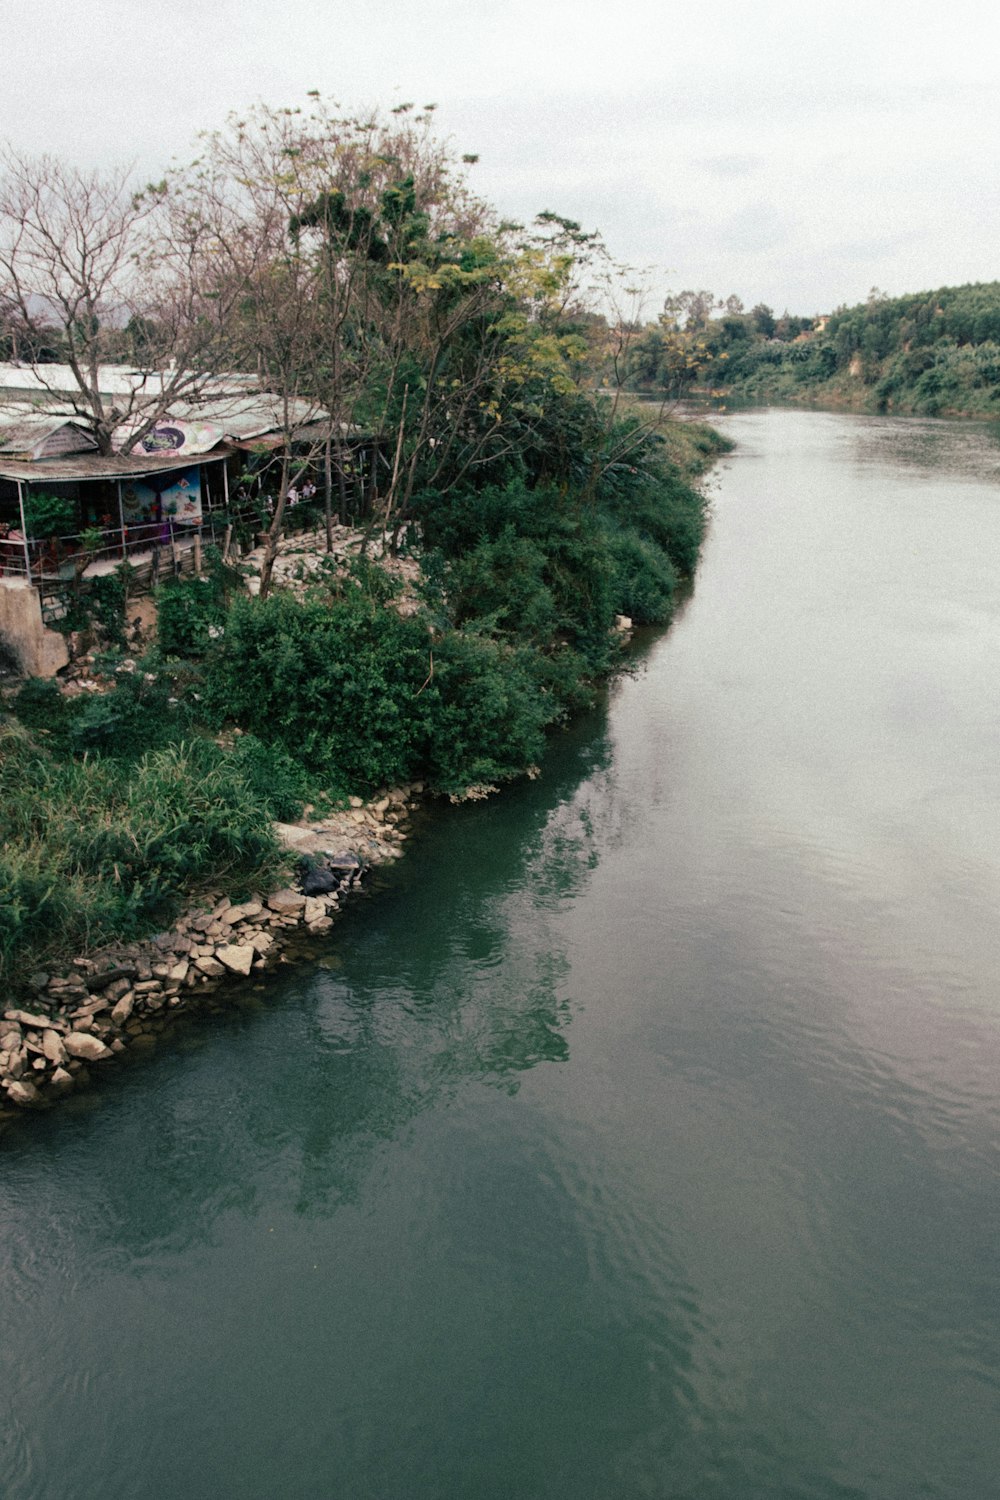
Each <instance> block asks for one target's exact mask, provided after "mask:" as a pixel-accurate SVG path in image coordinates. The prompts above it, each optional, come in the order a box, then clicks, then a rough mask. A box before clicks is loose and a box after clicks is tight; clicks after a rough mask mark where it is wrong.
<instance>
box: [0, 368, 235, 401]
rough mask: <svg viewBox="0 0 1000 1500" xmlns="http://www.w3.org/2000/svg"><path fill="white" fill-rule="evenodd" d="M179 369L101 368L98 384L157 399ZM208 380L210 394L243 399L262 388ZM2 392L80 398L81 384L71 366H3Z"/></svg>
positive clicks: (113, 392)
mask: <svg viewBox="0 0 1000 1500" xmlns="http://www.w3.org/2000/svg"><path fill="white" fill-rule="evenodd" d="M176 375H177V372H176V370H169V369H168V370H162V371H161V370H142V369H139V367H138V366H136V365H101V366H100V367H99V369H98V372H97V385H98V389H99V390H100V392H101V395H102V396H131V395H137V396H139V397H142V396H149V397H155V396H159V395H161V394H162V392H163V391H164V389H165V388H167V387H168V386H169V384H170V382H171V381H172V380H174V379H175V378H176ZM198 379H199V383H201V381H202V380H204V388H205V390H206V391H209V390H214V391H216V392H218V393H219V394H220V395H222V396H230V395H235V396H240V395H243V394H244V393H245V392H247V391H252V390H255V389H256V388H257V387H258V386H259V383H260V382H259V380H258V378H257V376H256V375H249V374H248V375H243V374H238V373H233V374H228V375H210V376H205V377H201V376H199V377H198ZM0 390H6V391H30V392H31V393H32V394H36V395H39V396H41V397H43V398H44V399H49V398H51V396H52V394H53V393H56V394H57V395H66V396H78V395H79V394H80V384H79V381H78V380H77V378H76V376H75V375H74V374H73V371H72V368H71V367H70V366H69V365H60V364H51V365H48V364H37V365H18V364H12V363H9V362H8V363H0Z"/></svg>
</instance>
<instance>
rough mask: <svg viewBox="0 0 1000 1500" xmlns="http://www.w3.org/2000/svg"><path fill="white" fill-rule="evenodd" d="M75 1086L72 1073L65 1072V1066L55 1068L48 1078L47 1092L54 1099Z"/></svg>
mask: <svg viewBox="0 0 1000 1500" xmlns="http://www.w3.org/2000/svg"><path fill="white" fill-rule="evenodd" d="M74 1087H75V1085H74V1082H73V1075H72V1073H67V1071H66V1069H65V1068H56V1070H55V1072H54V1073H53V1075H52V1077H51V1078H50V1079H49V1093H50V1094H51V1095H53V1096H54V1097H55V1098H56V1099H58V1098H60V1097H61V1096H62V1095H63V1094H68V1093H69V1092H70V1091H71V1090H72V1089H73V1088H74Z"/></svg>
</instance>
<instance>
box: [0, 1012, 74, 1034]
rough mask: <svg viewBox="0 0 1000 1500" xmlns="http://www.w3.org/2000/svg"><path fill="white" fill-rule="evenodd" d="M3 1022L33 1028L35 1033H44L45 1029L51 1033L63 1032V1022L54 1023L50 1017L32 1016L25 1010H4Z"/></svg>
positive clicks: (64, 1026)
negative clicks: (14, 1022)
mask: <svg viewBox="0 0 1000 1500" xmlns="http://www.w3.org/2000/svg"><path fill="white" fill-rule="evenodd" d="M3 1018H4V1020H5V1021H16V1022H17V1023H18V1025H19V1026H33V1027H34V1029H35V1030H36V1031H44V1030H45V1029H46V1028H47V1027H48V1028H51V1029H52V1030H53V1031H65V1030H66V1023H65V1021H55V1020H53V1019H52V1018H51V1016H34V1015H32V1014H31V1012H30V1011H27V1010H5V1011H4V1013H3Z"/></svg>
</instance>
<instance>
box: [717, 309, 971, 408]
mask: <svg viewBox="0 0 1000 1500" xmlns="http://www.w3.org/2000/svg"><path fill="white" fill-rule="evenodd" d="M737 321H739V322H741V323H742V324H743V325H744V328H743V329H738V328H736V327H735V326H734V325H735V324H736V323H737ZM753 321H754V320H753V318H752V316H751V315H746V316H744V317H743V318H741V319H739V320H737V319H734V318H732V317H726V318H722V319H718V320H713V322H711V323H710V324H709V326H708V328H707V329H706V330H705V334H704V340H705V344H706V355H707V359H706V363H705V366H704V369H703V371H701V372H699V375H700V379H701V380H703V381H705V382H706V383H708V384H713V385H724V386H726V387H727V388H729V389H731V390H732V391H733V393H734V394H740V395H746V396H761V397H766V396H771V397H776V398H779V399H784V400H795V401H817V402H823V401H832V402H837V403H842V404H846V405H850V406H854V407H858V408H860V409H862V410H869V411H889V410H894V411H902V412H919V413H924V414H926V415H928V416H934V415H938V414H941V415H945V414H963V415H964V414H968V415H981V416H993V415H1000V282H997V281H991V282H983V283H977V284H975V285H971V286H960V287H941V288H940V289H939V290H938V291H933V292H918V293H915V294H913V295H911V296H906V297H885V296H881V295H878V294H873V295H872V297H870V298H869V300H868V301H867V302H865V303H862V304H860V305H859V306H857V307H848V308H840V309H838V310H837V311H836V312H835V313H832V314H831V315H830V316H829V317H828V318H817V319H814V320H813V327H812V329H811V330H810V331H807V332H803V333H799V334H798V335H797V336H796V337H795V338H793V339H791V340H789V339H785V340H782V339H780V338H774V337H771V338H767V337H764V336H762V335H761V333H760V332H759V331H758V330H757V329H756V328H755V327H754V326H753Z"/></svg>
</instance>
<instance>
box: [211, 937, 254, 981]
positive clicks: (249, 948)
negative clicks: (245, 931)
mask: <svg viewBox="0 0 1000 1500" xmlns="http://www.w3.org/2000/svg"><path fill="white" fill-rule="evenodd" d="M215 956H216V958H217V959H218V960H219V962H220V963H221V964H225V966H226V968H227V969H232V971H233V973H234V974H249V973H250V968H251V965H252V964H253V961H254V959H255V957H256V950H255V949H254V947H253V945H252V944H251V943H226V944H225V945H224V946H223V947H221V948H217V949H216V950H215Z"/></svg>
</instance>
